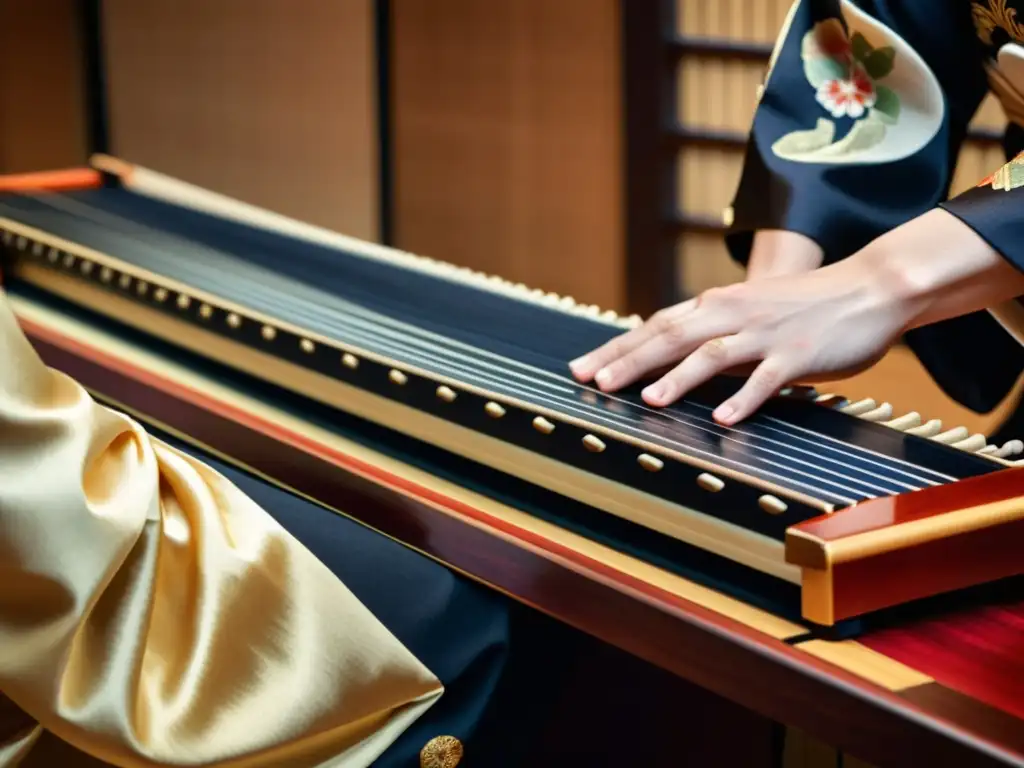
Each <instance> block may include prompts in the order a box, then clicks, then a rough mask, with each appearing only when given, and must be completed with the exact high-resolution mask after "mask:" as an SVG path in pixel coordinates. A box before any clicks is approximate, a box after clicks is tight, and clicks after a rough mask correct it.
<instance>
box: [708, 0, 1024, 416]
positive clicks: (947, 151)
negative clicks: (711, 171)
mask: <svg viewBox="0 0 1024 768" xmlns="http://www.w3.org/2000/svg"><path fill="white" fill-rule="evenodd" d="M1015 5H1016V6H1017V7H1019V8H1020V10H1021V13H1022V14H1024V2H1021V1H1020V0H1017V1H1016V3H1015V2H1014V0H973V1H972V0H858V2H850V0H799V1H798V2H796V3H795V4H794V6H793V9H792V11H791V13H790V16H789V18H788V19H787V24H786V27H785V28H784V29H783V30H782V34H781V36H780V38H779V41H778V43H777V44H776V48H775V51H774V53H773V57H772V63H771V65H770V67H769V71H768V74H767V76H766V80H765V84H764V89H763V93H762V95H761V100H760V103H759V105H758V109H757V112H756V114H755V118H754V124H753V130H752V133H751V136H750V140H749V143H748V146H747V151H746V158H745V165H744V168H743V173H742V177H741V181H740V185H739V189H738V191H737V194H736V197H735V201H734V205H733V221H732V224H731V227H730V229H729V232H728V234H727V245H728V248H729V251H730V253H731V255H732V257H733V258H734V259H735V260H737V261H738V262H740V263H741V264H744V265H745V264H746V261H747V259H748V257H749V252H750V248H751V242H752V239H753V235H754V233H755V232H756V231H757V230H760V229H783V230H791V231H795V232H799V233H801V234H803V235H806V236H807V237H810V238H811V239H813V240H815V241H816V242H817V243H818V244H819V245H820V246H821V247H822V249H823V250H824V253H825V260H826V263H829V262H835V261H836V260H838V259H842V258H845V257H846V256H849V255H850V254H852V253H854V252H855V251H857V250H859V249H860V248H862V247H864V246H865V245H867V244H868V243H869V242H870V241H871V240H873V239H874V238H876V237H878V236H879V235H881V234H883V233H884V232H886V231H888V230H890V229H892V228H894V227H896V226H899V225H900V224H902V223H904V222H906V221H908V220H910V219H912V218H914V217H916V216H918V215H920V214H922V213H925V212H926V211H928V210H929V209H931V208H934V207H935V206H941V207H942V208H944V209H945V210H947V211H949V212H950V213H951V214H953V215H954V216H956V217H958V218H959V219H961V220H962V221H963V222H965V223H966V224H967V225H968V226H970V227H971V228H972V229H974V230H975V231H976V232H977V233H978V234H979V235H980V236H981V237H982V238H984V239H985V240H986V241H987V242H988V243H989V244H991V245H992V246H993V247H994V248H995V249H996V250H998V251H999V252H1000V253H1001V254H1002V255H1003V256H1004V257H1005V258H1006V259H1007V260H1008V261H1010V262H1011V263H1012V264H1013V265H1014V266H1017V267H1018V268H1020V269H1024V157H1018V153H1020V152H1021V150H1024V130H1022V128H1021V125H1024V23H1018V21H1017V18H1016V14H1015V8H1014V6H1015ZM990 90H992V91H993V92H994V93H995V94H996V96H997V97H998V98H999V100H1000V101H1001V102H1002V104H1003V106H1004V109H1005V110H1006V112H1007V113H1008V115H1009V117H1010V119H1011V124H1010V128H1009V129H1008V130H1007V132H1006V136H1005V142H1004V143H1005V147H1006V154H1007V159H1008V160H1009V162H1008V163H1007V165H1006V166H1004V167H1003V168H1001V169H995V168H993V169H992V170H993V172H994V174H993V176H991V177H989V178H987V179H984V180H979V183H978V185H977V187H975V188H973V189H971V190H969V191H967V192H965V193H963V194H960V195H957V196H956V197H954V198H952V199H947V197H948V194H949V184H950V179H951V176H952V172H953V169H954V165H955V161H956V158H957V155H958V152H959V150H960V146H961V144H962V142H963V141H964V138H965V134H966V132H967V127H968V124H969V122H970V121H971V119H972V117H973V115H974V113H975V112H976V110H977V108H978V106H979V105H980V103H981V101H982V100H983V99H984V98H985V96H986V95H987V94H988V92H989V91H990ZM1011 158H1016V159H1011ZM905 340H906V342H907V344H908V346H909V347H910V348H911V349H912V350H913V351H914V352H915V353H916V354H917V356H918V357H919V359H920V360H921V361H922V363H923V364H924V365H925V367H926V368H927V369H928V371H929V372H930V373H931V375H932V376H933V377H934V379H935V380H936V382H937V383H938V384H939V386H941V387H942V389H943V390H945V392H946V393H947V394H948V395H949V396H951V397H952V398H954V399H955V400H957V401H959V402H960V403H961V404H963V405H965V406H966V407H969V408H971V409H973V410H975V411H978V412H985V411H988V410H991V409H992V408H994V407H995V406H996V405H997V404H998V403H999V402H1000V401H1001V400H1002V399H1003V398H1004V397H1005V396H1006V394H1007V393H1008V392H1009V390H1010V389H1011V388H1012V386H1013V384H1014V383H1015V381H1016V379H1017V377H1018V376H1019V375H1020V373H1021V371H1022V370H1024V347H1022V346H1021V344H1020V343H1018V342H1017V340H1016V339H1015V338H1014V337H1013V336H1012V335H1011V334H1010V333H1009V332H1007V330H1005V328H1004V326H1003V325H1001V324H1000V323H999V322H997V320H996V319H995V318H994V317H993V316H992V315H991V314H990V313H988V312H978V313H975V314H972V315H968V316H965V317H961V318H956V319H952V320H948V321H945V322H942V323H937V324H935V325H932V326H928V327H925V328H920V329H916V330H913V331H911V332H909V333H908V334H907V335H906V339H905Z"/></svg>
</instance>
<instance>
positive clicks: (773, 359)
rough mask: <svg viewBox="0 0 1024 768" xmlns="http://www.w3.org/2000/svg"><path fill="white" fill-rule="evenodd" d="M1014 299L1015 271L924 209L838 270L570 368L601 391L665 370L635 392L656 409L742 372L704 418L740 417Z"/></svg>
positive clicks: (728, 294)
mask: <svg viewBox="0 0 1024 768" xmlns="http://www.w3.org/2000/svg"><path fill="white" fill-rule="evenodd" d="M1019 296H1024V271H1022V270H1019V269H1017V268H1016V267H1015V265H1014V264H1013V263H1012V262H1010V261H1008V260H1007V259H1004V258H1003V257H1002V256H1001V255H1000V254H999V253H998V252H996V251H995V250H993V248H992V247H991V246H990V245H988V243H987V242H985V241H984V240H983V239H982V238H981V237H980V236H979V235H978V234H977V233H976V232H974V231H973V230H972V229H970V228H969V227H968V226H966V225H965V224H964V223H963V222H961V221H960V220H959V219H957V218H955V217H954V216H952V215H951V214H949V213H947V212H946V211H944V210H942V209H934V210H932V211H929V212H928V213H926V214H924V215H922V216H919V217H917V218H916V219H914V220H912V221H910V222H908V223H906V224H904V225H903V226H901V227H898V228H896V229H894V230H892V231H891V232H889V233H887V234H885V235H883V236H882V237H880V238H878V239H877V240H875V241H874V242H872V243H871V244H869V245H868V246H867V247H865V248H864V249H862V250H861V251H859V252H858V253H856V254H854V255H852V256H850V257H849V258H848V259H846V260H844V261H841V262H839V263H836V264H831V265H828V266H825V267H822V268H821V269H816V270H813V271H810V272H804V273H801V274H795V275H788V276H784V277H772V278H765V279H757V280H750V281H748V282H745V283H738V284H736V285H731V286H728V287H725V288H718V289H714V290H711V291H707V292H706V293H704V294H703V295H701V296H700V297H698V298H696V299H693V300H690V301H687V302H684V303H682V304H679V305H677V306H674V307H670V308H668V309H665V310H662V311H661V312H658V313H657V314H656V315H654V316H653V317H652V318H651V319H650V320H648V321H647V322H646V323H644V324H643V325H642V326H640V327H639V328H636V329H634V330H632V331H629V332H628V333H625V334H623V335H621V336H619V337H617V338H615V339H612V340H611V341H610V342H608V343H607V344H605V345H604V346H602V347H600V348H598V349H595V350H594V351H592V352H590V353H589V354H586V355H584V356H583V357H581V358H579V359H577V360H575V361H573V362H572V363H571V364H570V368H571V370H572V372H573V375H574V376H575V377H576V378H577V379H578V380H579V381H581V382H590V381H594V382H595V383H596V384H597V386H598V387H600V388H601V389H602V390H604V391H606V392H610V391H614V390H617V389H620V388H622V387H625V386H627V385H629V384H632V383H634V382H636V381H638V380H640V379H641V378H644V377H646V376H649V375H651V374H652V373H655V372H659V373H660V372H661V371H664V370H666V369H668V372H667V373H664V375H660V376H659V377H658V378H657V380H656V381H655V382H654V383H653V384H651V385H650V386H648V387H647V388H646V389H644V391H643V398H644V400H645V401H646V402H647V403H649V404H650V405H653V406H666V405H669V404H671V403H672V402H674V401H676V400H678V399H679V398H681V397H683V396H684V395H685V394H686V393H687V392H688V391H690V390H691V389H693V388H694V387H695V386H697V385H698V384H701V383H703V382H705V381H707V380H708V379H710V378H711V377H712V376H715V375H716V374H720V373H727V372H737V371H739V372H743V371H744V370H752V371H753V372H752V373H751V375H750V377H749V379H748V380H747V381H746V383H745V384H744V385H743V387H742V388H741V389H740V390H739V391H738V392H737V393H736V394H735V395H734V396H733V397H731V398H729V399H728V400H727V401H726V402H724V403H722V404H721V405H720V406H719V407H718V408H717V409H716V410H715V412H714V417H715V418H716V419H718V420H719V421H720V422H722V423H724V424H734V423H736V422H737V421H739V420H741V419H744V418H746V417H747V416H749V415H750V414H751V413H753V412H754V411H755V410H757V408H759V407H760V406H761V405H762V404H763V403H764V402H765V401H766V400H768V399H769V398H770V397H772V396H773V395H774V394H775V393H776V392H777V391H778V390H779V389H781V388H782V387H784V386H786V385H787V384H789V383H793V382H795V381H813V380H815V379H817V378H820V377H823V376H825V377H830V378H832V377H842V376H846V375H849V374H851V373H853V372H856V371H859V370H862V369H864V368H866V367H868V366H869V365H871V364H872V363H874V362H875V361H877V360H878V359H879V358H881V357H882V355H884V354H885V352H886V350H887V349H888V348H889V347H890V346H891V345H892V343H893V342H894V341H895V340H896V339H897V338H899V336H900V335H901V334H902V333H903V332H904V331H906V330H909V329H910V328H914V327H918V326H921V325H927V324H929V323H934V322H938V321H940V320H945V319H948V318H951V317H957V316H960V315H965V314H968V313H970V312H975V311H978V310H981V309H984V308H986V307H992V306H997V305H998V304H1001V303H1002V302H1005V301H1008V300H1011V299H1013V298H1015V297H1019Z"/></svg>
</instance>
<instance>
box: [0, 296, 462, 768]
mask: <svg viewBox="0 0 1024 768" xmlns="http://www.w3.org/2000/svg"><path fill="white" fill-rule="evenodd" d="M382 565H383V564H382ZM442 690H443V689H442V686H441V683H440V681H439V680H438V679H437V678H436V677H435V676H434V675H433V673H431V672H430V670H428V669H427V668H426V667H425V666H424V665H423V664H422V663H420V662H419V660H418V659H416V658H415V657H414V656H413V655H412V654H411V653H410V652H409V651H408V650H407V649H406V648H405V647H403V646H402V645H401V644H400V643H399V641H398V640H397V639H396V638H395V637H394V636H392V635H391V634H390V633H389V632H388V630H387V629H386V628H385V627H384V626H383V625H382V624H381V623H380V622H379V621H378V620H377V619H376V618H375V617H374V616H373V615H372V614H371V613H370V612H369V610H368V609H367V608H366V607H365V606H364V605H362V603H360V602H359V601H358V599H357V598H356V597H355V596H354V595H353V594H352V593H351V592H350V591H349V590H348V589H347V588H346V587H345V585H344V584H343V583H341V582H340V581H339V580H338V578H337V577H336V576H334V574H332V573H331V572H330V571H329V570H328V569H327V568H326V567H325V566H324V565H323V564H322V563H320V562H319V561H318V560H317V559H316V558H315V557H313V556H312V555H311V554H310V553H309V552H308V551H307V550H306V549H305V548H304V547H303V546H302V545H301V544H299V543H298V542H297V541H296V540H295V539H294V538H292V537H291V536H290V535H289V534H288V533H287V532H286V531H285V530H284V529H282V528H281V526H279V525H278V524H277V523H276V522H275V521H274V520H273V519H272V518H271V517H270V516H269V515H268V514H267V513H266V512H265V511H264V510H262V509H261V508H260V507H259V506H257V505H256V504H255V503H254V502H253V501H252V500H251V499H249V498H248V497H247V496H245V495H244V494H243V493H241V491H239V490H238V488H236V487H235V486H233V485H232V484H231V483H230V482H228V481H227V480H226V479H225V478H224V477H223V476H221V475H219V474H217V473H215V472H214V471H212V470H211V469H210V468H209V467H207V466H206V465H204V464H202V463H200V462H198V461H196V460H195V459H193V458H191V457H189V456H187V455H184V454H182V453H181V452H179V451H177V450H175V449H173V448H171V447H170V446H168V445H166V444H164V443H161V442H160V441H158V440H155V439H153V438H151V437H150V436H148V435H147V434H146V432H145V431H144V430H143V429H142V428H141V427H140V426H139V425H138V424H136V423H135V422H133V421H132V420H130V419H128V418H126V417H125V416H123V415H120V414H117V413H114V412H113V411H111V410H109V409H107V408H104V407H102V406H100V405H99V404H97V403H96V402H94V401H93V400H92V399H91V398H90V397H89V395H88V393H87V392H86V391H85V390H84V389H83V388H82V387H81V386H80V385H78V384H77V383H76V382H75V381H73V380H71V379H69V378H68V377H66V376H64V375H62V374H60V373H57V372H55V371H52V370H50V369H48V368H46V366H45V365H44V364H43V363H42V361H41V360H40V359H39V357H38V356H37V355H36V353H35V351H34V350H33V349H32V347H31V345H30V344H29V342H28V340H27V339H26V338H25V336H24V335H23V333H22V331H21V329H20V328H19V326H18V325H17V322H16V320H15V317H14V315H13V312H12V311H11V308H10V306H9V304H8V302H7V298H6V295H5V294H4V293H3V291H2V290H0V691H2V693H3V694H4V696H5V697H6V699H4V698H3V697H0V766H4V768H9V767H10V766H22V767H24V768H29V767H30V766H31V767H34V766H48V767H53V768H57V767H58V766H67V768H79V767H80V766H94V765H103V764H108V765H116V766H170V765H175V766H200V765H210V764H216V765H217V766H218V767H219V768H236V767H237V768H241V767H243V766H244V767H245V768H249V767H251V766H278V765H283V766H289V767H291V766H295V767H296V768H298V767H300V766H331V767H332V768H333V767H334V766H338V767H341V768H350V767H353V766H364V765H368V764H370V763H371V762H372V761H373V760H374V759H375V758H376V757H377V756H379V755H380V754H381V753H382V752H383V751H384V750H385V749H387V747H388V746H389V745H390V744H392V743H393V741H394V740H395V738H396V737H397V736H398V735H400V734H401V733H402V731H404V730H405V729H406V728H407V727H408V726H409V725H410V724H411V723H412V722H414V721H415V720H416V719H417V718H418V717H420V716H421V715H422V714H423V713H424V712H425V711H426V710H427V709H428V708H429V707H430V706H431V705H432V704H433V703H434V702H435V701H436V700H437V699H438V697H439V696H440V695H441V693H442Z"/></svg>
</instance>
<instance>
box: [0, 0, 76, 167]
mask: <svg viewBox="0 0 1024 768" xmlns="http://www.w3.org/2000/svg"><path fill="white" fill-rule="evenodd" d="M77 5H78V3H77V2H76V0H31V1H30V2H29V1H28V0H0V173H20V172H24V171H35V170H42V169H49V168H66V167H69V166H74V165H80V164H82V163H83V162H84V161H85V159H86V151H87V148H86V131H85V126H86V123H85V95H84V92H83V89H84V82H85V80H84V76H83V71H82V39H81V29H80V24H79V19H78V10H77Z"/></svg>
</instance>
